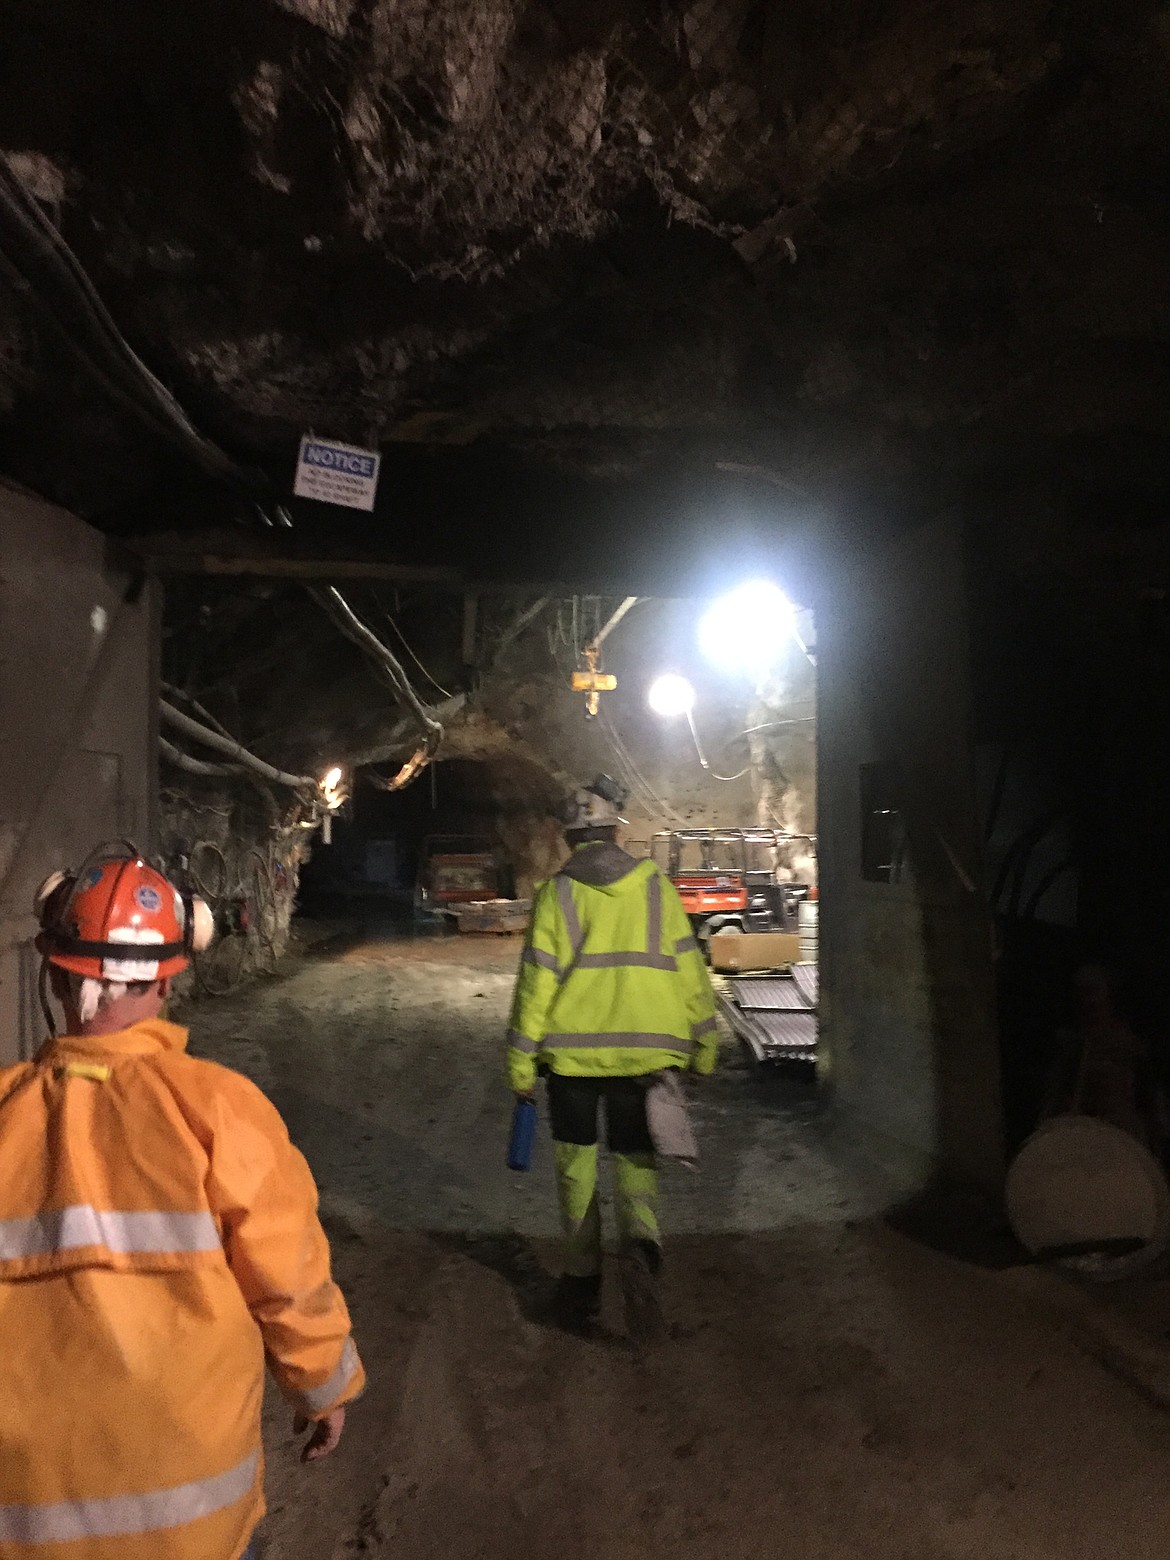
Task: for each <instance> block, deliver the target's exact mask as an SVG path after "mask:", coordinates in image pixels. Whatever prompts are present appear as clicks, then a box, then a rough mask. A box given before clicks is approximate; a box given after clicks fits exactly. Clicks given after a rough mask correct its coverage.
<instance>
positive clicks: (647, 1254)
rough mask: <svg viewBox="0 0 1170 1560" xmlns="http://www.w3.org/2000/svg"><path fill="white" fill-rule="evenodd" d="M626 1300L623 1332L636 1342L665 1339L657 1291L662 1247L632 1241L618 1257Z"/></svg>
mask: <svg viewBox="0 0 1170 1560" xmlns="http://www.w3.org/2000/svg"><path fill="white" fill-rule="evenodd" d="M618 1269H619V1271H620V1273H621V1279H622V1298H623V1300H624V1301H625V1312H626V1331H627V1332H628V1333H629V1335H630V1337H631V1338H632V1339H633V1340H634V1342H635V1343H659V1342H661V1340H662V1339H663V1338H665V1337H666V1318H665V1316H664V1315H663V1314H662V1298H661V1296H660V1294H659V1292H658V1275H659V1273H660V1272H661V1271H662V1248H661V1247H660V1246H658V1245H656V1244H655V1242H654V1241H652V1240H634V1241H631V1242H630V1243H629V1245H628V1246H625V1247H623V1249H622V1252H621V1255H620V1257H619V1258H618Z"/></svg>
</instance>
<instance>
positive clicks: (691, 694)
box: [646, 672, 695, 719]
mask: <svg viewBox="0 0 1170 1560" xmlns="http://www.w3.org/2000/svg"><path fill="white" fill-rule="evenodd" d="M646 702H647V704H649V706H650V708H651V709H652V710H653V711H654V713H655V715H661V716H663V717H665V718H667V719H669V718H670V717H671V716H674V715H689V714H690V713H691V711H692V710H693V709H694V707H695V690H694V689H693V688H692V687H691V685H690V683H689V682H688V681H687V680H686V678H685V677H680V676H679V675H678V673H677V672H664V673H663V674H662V676H661V677H656V678H655V679H654V681H653V682H652V683H651V684H650V691H649V692H648V693H647V695H646Z"/></svg>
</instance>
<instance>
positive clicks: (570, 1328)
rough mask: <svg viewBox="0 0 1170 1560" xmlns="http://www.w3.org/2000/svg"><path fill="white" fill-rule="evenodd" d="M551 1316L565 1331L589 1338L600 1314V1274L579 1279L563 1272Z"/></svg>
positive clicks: (558, 1281)
mask: <svg viewBox="0 0 1170 1560" xmlns="http://www.w3.org/2000/svg"><path fill="white" fill-rule="evenodd" d="M552 1314H553V1321H554V1322H555V1324H556V1325H557V1326H558V1327H560V1328H561V1329H562V1330H563V1331H564V1332H569V1333H574V1334H576V1335H577V1336H578V1337H580V1338H587V1337H589V1336H590V1334H591V1333H593V1332H594V1331H595V1330H596V1328H597V1323H598V1319H599V1317H600V1315H601V1274H600V1273H591V1274H590V1275H589V1276H588V1277H585V1278H579V1277H577V1276H576V1275H575V1274H573V1273H562V1274H561V1276H560V1278H559V1279H558V1280H557V1287H556V1292H555V1293H554V1295H553V1304H552Z"/></svg>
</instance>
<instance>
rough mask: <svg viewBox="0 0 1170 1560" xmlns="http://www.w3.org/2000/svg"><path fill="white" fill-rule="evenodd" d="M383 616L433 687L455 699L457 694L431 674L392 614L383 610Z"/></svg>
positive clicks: (448, 697)
mask: <svg viewBox="0 0 1170 1560" xmlns="http://www.w3.org/2000/svg"><path fill="white" fill-rule="evenodd" d="M383 616H384V617H385V619H386V621H387V623H389V625H390V627H391V628H392V629H393V630H394V632H395V633H396V634H397V635H398V637H399V639H400V640H401V641H402V648H403V649H404V650H405V651H406V653H407V655H408V656H409V657H410V659H411V660H412V661H413V662H414V664H415V665H416V666H417V667H418V669H419V671H420V672H421V673H422V674H423V676H424V677H425V678H426V680H427V682H429V683H430V685H431V687H432V688H435V689H437V690H438V691H439V693H441V694H442V695H443V697H444V698H445V699H453V698H454V697H455V695H454V694H453V693H452V692H451V691H450V689H449V688H444V687H443V685H442V683H440V682H436V681H435V679H434V678H433V677H432V676H431V674H430V672H428V671H427V669H426V667H425V666H424V665H423V664H422V662H421V661H420V660H419V658H418V656H417V655H415V653H414V651H413V650H412V649H411V648H410V645H409V644H408V643H407V639H406V635H405V634H404V633H403V632H402V630H401V629H400V628H399V626H398V624H397V623H396V622H395V621H394V619H393V618H392V617H391V616H390V614H389V612H385V611H384V612H383Z"/></svg>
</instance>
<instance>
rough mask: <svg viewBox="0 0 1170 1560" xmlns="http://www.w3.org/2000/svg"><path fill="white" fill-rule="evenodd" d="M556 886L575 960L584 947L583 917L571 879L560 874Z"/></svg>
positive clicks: (558, 901)
mask: <svg viewBox="0 0 1170 1560" xmlns="http://www.w3.org/2000/svg"><path fill="white" fill-rule="evenodd" d="M556 885H557V903H558V904H559V905H560V907H561V914H562V915H563V916H564V918H565V929H566V930H567V931H568V934H569V947H570V948H572V950H573V959H574V960H575V959H576V957H577V955H578V954H579V953H580V952H581V949H582V947H583V946H584V943H585V932H584V929H583V928H582V926H581V917H580V916H579V915H578V914H577V904H576V901H575V900H574V898H573V885H572V883H570V882H569V879H568V878H567V877H565V876H564V874H563V873H560V872H558V873H557V877H556ZM567 973H568V972H567V971H566V974H567ZM562 978H563V977H562Z"/></svg>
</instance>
